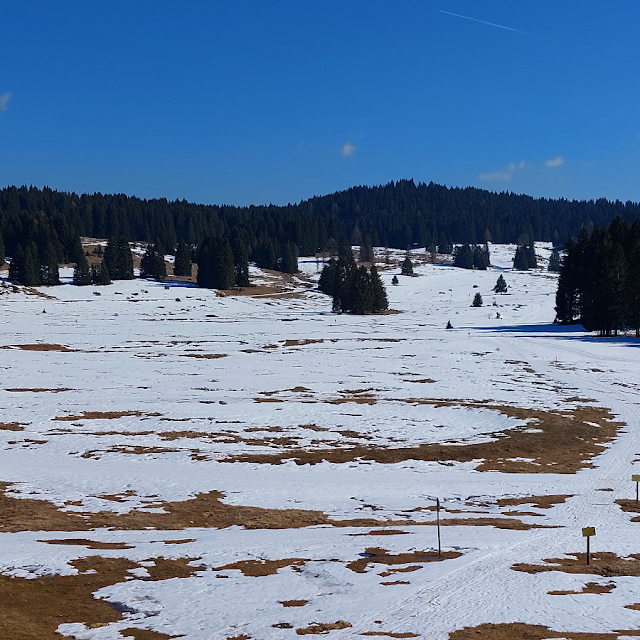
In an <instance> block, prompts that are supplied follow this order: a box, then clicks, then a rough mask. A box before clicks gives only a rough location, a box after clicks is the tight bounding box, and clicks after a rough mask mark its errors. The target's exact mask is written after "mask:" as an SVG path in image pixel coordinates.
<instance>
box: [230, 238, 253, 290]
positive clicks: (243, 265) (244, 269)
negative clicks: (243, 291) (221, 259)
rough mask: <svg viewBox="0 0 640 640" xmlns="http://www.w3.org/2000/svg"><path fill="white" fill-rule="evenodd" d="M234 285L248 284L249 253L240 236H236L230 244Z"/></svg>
mask: <svg viewBox="0 0 640 640" xmlns="http://www.w3.org/2000/svg"><path fill="white" fill-rule="evenodd" d="M231 251H232V252H233V266H234V271H235V278H236V286H237V287H248V286H249V284H250V283H249V254H248V253H247V247H246V245H245V243H244V241H243V240H242V238H238V237H236V238H235V239H234V241H233V243H232V245H231Z"/></svg>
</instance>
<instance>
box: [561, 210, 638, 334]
mask: <svg viewBox="0 0 640 640" xmlns="http://www.w3.org/2000/svg"><path fill="white" fill-rule="evenodd" d="M556 314H557V317H556V320H557V321H558V322H561V323H566V324H570V323H573V322H581V323H582V324H583V325H584V328H585V329H586V330H587V331H598V332H599V333H600V335H601V336H611V335H617V334H618V332H619V331H626V330H628V329H632V330H634V331H635V335H636V336H637V337H640V219H638V220H636V221H635V222H634V223H633V224H631V225H630V224H628V223H627V222H625V221H624V220H622V219H621V218H617V219H616V220H614V221H613V222H612V223H611V224H610V225H609V227H608V228H606V229H600V228H598V227H596V228H594V229H593V231H592V232H591V233H589V231H588V230H587V229H583V230H582V231H581V232H580V235H579V237H578V240H577V241H574V240H569V242H568V243H567V246H566V252H565V256H564V258H563V260H562V262H561V267H560V277H559V280H558V291H557V294H556Z"/></svg>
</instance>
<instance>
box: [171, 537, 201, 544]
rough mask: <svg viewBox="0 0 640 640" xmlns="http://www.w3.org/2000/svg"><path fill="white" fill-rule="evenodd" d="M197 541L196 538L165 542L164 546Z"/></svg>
mask: <svg viewBox="0 0 640 640" xmlns="http://www.w3.org/2000/svg"><path fill="white" fill-rule="evenodd" d="M195 541H196V539H195V538H185V539H184V540H163V542H164V544H188V543H189V542H195Z"/></svg>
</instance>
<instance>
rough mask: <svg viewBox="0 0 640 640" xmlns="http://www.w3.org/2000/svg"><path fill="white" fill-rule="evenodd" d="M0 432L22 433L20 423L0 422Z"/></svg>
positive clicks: (22, 428) (22, 427)
mask: <svg viewBox="0 0 640 640" xmlns="http://www.w3.org/2000/svg"><path fill="white" fill-rule="evenodd" d="M0 431H24V426H23V425H22V424H21V423H20V422H0Z"/></svg>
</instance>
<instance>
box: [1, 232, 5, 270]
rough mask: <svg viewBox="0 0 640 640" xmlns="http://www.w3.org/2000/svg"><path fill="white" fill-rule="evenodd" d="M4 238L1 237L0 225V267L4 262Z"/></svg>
mask: <svg viewBox="0 0 640 640" xmlns="http://www.w3.org/2000/svg"><path fill="white" fill-rule="evenodd" d="M4 259H5V255H4V238H3V237H2V227H0V267H1V266H2V265H3V264H4Z"/></svg>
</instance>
